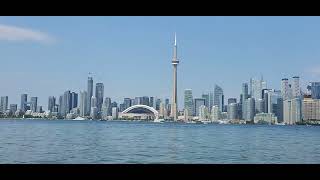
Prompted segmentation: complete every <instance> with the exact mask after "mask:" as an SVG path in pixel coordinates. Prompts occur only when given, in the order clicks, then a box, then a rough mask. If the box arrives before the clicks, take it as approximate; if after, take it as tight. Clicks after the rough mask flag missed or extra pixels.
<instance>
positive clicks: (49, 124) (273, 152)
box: [0, 120, 320, 164]
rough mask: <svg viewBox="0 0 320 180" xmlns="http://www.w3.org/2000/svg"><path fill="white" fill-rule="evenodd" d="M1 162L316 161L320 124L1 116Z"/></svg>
mask: <svg viewBox="0 0 320 180" xmlns="http://www.w3.org/2000/svg"><path fill="white" fill-rule="evenodd" d="M0 163H36V164H39V163H41V164H42V163H46V164H47V163H49V164H52V163H54V164H56V163H59V164H60V163H73V164H74V163H77V164H78V163H99V164H100V163H214V164H216V163H246V164H247V163H320V126H268V125H218V124H180V123H151V122H119V121H71V120H0Z"/></svg>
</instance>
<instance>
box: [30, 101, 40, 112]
mask: <svg viewBox="0 0 320 180" xmlns="http://www.w3.org/2000/svg"><path fill="white" fill-rule="evenodd" d="M37 105H38V97H31V102H30V110H31V111H32V112H37Z"/></svg>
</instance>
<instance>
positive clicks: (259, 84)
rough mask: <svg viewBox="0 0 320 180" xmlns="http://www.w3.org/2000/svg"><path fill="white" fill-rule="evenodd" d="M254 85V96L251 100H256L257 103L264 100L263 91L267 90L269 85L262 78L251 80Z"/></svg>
mask: <svg viewBox="0 0 320 180" xmlns="http://www.w3.org/2000/svg"><path fill="white" fill-rule="evenodd" d="M251 83H252V95H251V98H254V99H255V101H257V100H258V99H262V89H266V88H267V83H266V82H265V81H264V80H263V78H262V77H261V79H260V80H255V79H251Z"/></svg>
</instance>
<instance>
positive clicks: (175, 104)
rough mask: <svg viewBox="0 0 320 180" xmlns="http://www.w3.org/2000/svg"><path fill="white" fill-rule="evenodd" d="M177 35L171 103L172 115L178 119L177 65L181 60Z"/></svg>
mask: <svg viewBox="0 0 320 180" xmlns="http://www.w3.org/2000/svg"><path fill="white" fill-rule="evenodd" d="M177 56H178V54H177V37H176V34H175V35H174V48H173V59H172V62H171V63H172V65H173V93H172V105H171V117H172V118H173V119H174V120H175V121H176V120H177V119H178V113H177V111H178V94H177V67H178V64H179V60H178V58H177Z"/></svg>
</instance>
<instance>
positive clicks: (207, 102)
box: [201, 94, 210, 108]
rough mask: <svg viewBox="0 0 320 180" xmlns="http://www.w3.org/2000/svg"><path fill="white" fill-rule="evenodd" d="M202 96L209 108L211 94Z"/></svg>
mask: <svg viewBox="0 0 320 180" xmlns="http://www.w3.org/2000/svg"><path fill="white" fill-rule="evenodd" d="M201 97H202V98H203V99H204V105H205V106H206V107H207V108H209V101H210V98H209V94H202V96H201Z"/></svg>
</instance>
